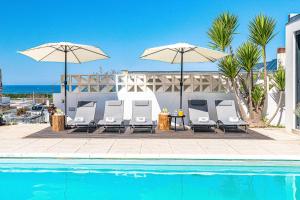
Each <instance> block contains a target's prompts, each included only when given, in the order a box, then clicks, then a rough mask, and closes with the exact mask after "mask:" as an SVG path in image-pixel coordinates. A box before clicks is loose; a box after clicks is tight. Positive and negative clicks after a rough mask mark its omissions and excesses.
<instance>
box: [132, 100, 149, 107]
mask: <svg viewBox="0 0 300 200" xmlns="http://www.w3.org/2000/svg"><path fill="white" fill-rule="evenodd" d="M134 105H136V106H148V105H149V101H143V100H141V101H135V104H134Z"/></svg>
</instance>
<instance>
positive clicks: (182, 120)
mask: <svg viewBox="0 0 300 200" xmlns="http://www.w3.org/2000/svg"><path fill="white" fill-rule="evenodd" d="M168 117H169V118H170V123H171V122H172V119H173V118H174V120H175V126H174V130H175V132H176V121H177V118H181V122H182V128H183V130H184V131H185V127H184V118H185V115H182V116H179V115H172V114H171V115H168Z"/></svg>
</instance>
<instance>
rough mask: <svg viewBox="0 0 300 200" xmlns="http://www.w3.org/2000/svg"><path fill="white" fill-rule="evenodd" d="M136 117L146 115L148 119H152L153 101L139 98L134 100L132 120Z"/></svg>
mask: <svg viewBox="0 0 300 200" xmlns="http://www.w3.org/2000/svg"><path fill="white" fill-rule="evenodd" d="M136 117H145V119H146V121H152V101H150V100H137V101H132V118H131V119H132V120H135V119H136Z"/></svg>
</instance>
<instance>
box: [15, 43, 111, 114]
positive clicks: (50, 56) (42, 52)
mask: <svg viewBox="0 0 300 200" xmlns="http://www.w3.org/2000/svg"><path fill="white" fill-rule="evenodd" d="M19 53H21V54H23V55H26V56H29V57H31V58H32V59H34V60H36V61H39V62H63V63H65V79H64V92H65V101H64V102H65V115H66V116H67V63H77V64H81V63H83V62H89V61H94V60H99V59H108V58H109V57H108V56H107V55H106V54H105V53H104V52H103V51H102V50H101V49H99V48H97V47H94V46H89V45H82V44H73V43H70V42H58V43H47V44H43V45H40V46H37V47H33V48H30V49H27V50H24V51H20V52H19Z"/></svg>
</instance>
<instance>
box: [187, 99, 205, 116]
mask: <svg viewBox="0 0 300 200" xmlns="http://www.w3.org/2000/svg"><path fill="white" fill-rule="evenodd" d="M188 107H189V119H190V120H191V121H197V120H198V119H199V117H208V118H209V114H208V106H207V100H198V99H197V100H189V101H188Z"/></svg>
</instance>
